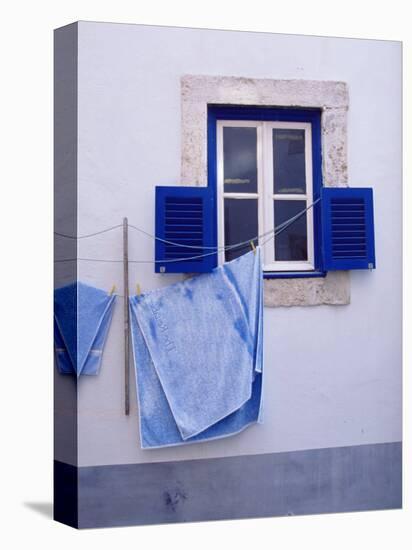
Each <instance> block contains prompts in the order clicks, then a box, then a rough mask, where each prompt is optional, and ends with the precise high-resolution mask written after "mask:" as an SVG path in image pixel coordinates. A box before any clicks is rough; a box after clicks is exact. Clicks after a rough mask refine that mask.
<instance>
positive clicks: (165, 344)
mask: <svg viewBox="0 0 412 550" xmlns="http://www.w3.org/2000/svg"><path fill="white" fill-rule="evenodd" d="M130 318H131V328H132V345H133V352H134V360H135V368H136V381H137V393H138V399H139V418H140V439H141V446H142V448H144V449H145V448H155V447H165V446H170V445H181V444H185V443H192V442H196V441H204V440H208V439H216V438H220V437H226V436H229V435H233V434H235V433H238V432H240V431H241V430H243V429H244V428H245V427H246V426H248V425H250V424H252V423H254V422H261V420H262V415H261V413H262V366H263V347H262V324H263V322H262V319H263V302H262V269H261V260H260V249H259V248H257V251H256V254H254V253H253V252H249V253H247V254H245V255H243V256H241V257H239V258H237V259H235V260H233V261H231V262H228V263H226V264H224V265H222V266H219V267H217V268H216V269H214V270H213V271H212V272H211V273H207V274H203V275H198V276H196V277H193V278H191V279H187V280H185V281H183V282H179V283H176V284H174V285H171V286H169V287H166V288H162V289H158V290H154V291H151V292H148V293H147V294H143V295H141V296H139V297H138V296H133V297H131V298H130Z"/></svg>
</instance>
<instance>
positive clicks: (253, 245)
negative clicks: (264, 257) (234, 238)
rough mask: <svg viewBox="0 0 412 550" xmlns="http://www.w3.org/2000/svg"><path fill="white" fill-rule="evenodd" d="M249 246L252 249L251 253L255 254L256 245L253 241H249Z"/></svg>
mask: <svg viewBox="0 0 412 550" xmlns="http://www.w3.org/2000/svg"><path fill="white" fill-rule="evenodd" d="M250 246H251V248H252V250H253V254H256V247H255V243H254V242H253V241H250Z"/></svg>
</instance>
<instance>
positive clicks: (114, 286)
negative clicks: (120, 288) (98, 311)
mask: <svg viewBox="0 0 412 550" xmlns="http://www.w3.org/2000/svg"><path fill="white" fill-rule="evenodd" d="M115 290H116V285H113V286H112V288H111V290H110V296H112V295H113V293H114V292H115Z"/></svg>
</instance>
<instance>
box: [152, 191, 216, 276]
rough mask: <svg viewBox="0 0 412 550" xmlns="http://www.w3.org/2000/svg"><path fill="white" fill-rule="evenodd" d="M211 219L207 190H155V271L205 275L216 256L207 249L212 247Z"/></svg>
mask: <svg viewBox="0 0 412 550" xmlns="http://www.w3.org/2000/svg"><path fill="white" fill-rule="evenodd" d="M214 220H215V216H214V199H213V195H212V193H211V192H210V189H209V188H208V187H183V186H182V187H156V236H157V237H159V238H160V239H161V240H159V239H158V240H156V241H155V259H156V263H155V272H156V273H205V272H208V271H211V270H212V269H213V268H214V267H216V265H217V254H216V252H214V251H213V249H212V250H211V249H210V247H215V246H216V237H215V232H214V231H213V223H214ZM164 241H170V242H164ZM171 243H177V244H178V245H181V246H176V245H175V244H171ZM189 247H194V248H189ZM196 247H199V248H196ZM202 247H203V248H202ZM208 247H209V248H208ZM204 254H206V256H203V255H204Z"/></svg>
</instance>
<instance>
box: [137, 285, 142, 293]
mask: <svg viewBox="0 0 412 550" xmlns="http://www.w3.org/2000/svg"><path fill="white" fill-rule="evenodd" d="M141 293H142V292H141V290H140V285H139V283H137V284H136V294H137V296H140V295H141Z"/></svg>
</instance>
